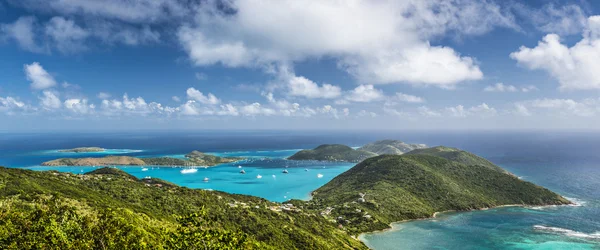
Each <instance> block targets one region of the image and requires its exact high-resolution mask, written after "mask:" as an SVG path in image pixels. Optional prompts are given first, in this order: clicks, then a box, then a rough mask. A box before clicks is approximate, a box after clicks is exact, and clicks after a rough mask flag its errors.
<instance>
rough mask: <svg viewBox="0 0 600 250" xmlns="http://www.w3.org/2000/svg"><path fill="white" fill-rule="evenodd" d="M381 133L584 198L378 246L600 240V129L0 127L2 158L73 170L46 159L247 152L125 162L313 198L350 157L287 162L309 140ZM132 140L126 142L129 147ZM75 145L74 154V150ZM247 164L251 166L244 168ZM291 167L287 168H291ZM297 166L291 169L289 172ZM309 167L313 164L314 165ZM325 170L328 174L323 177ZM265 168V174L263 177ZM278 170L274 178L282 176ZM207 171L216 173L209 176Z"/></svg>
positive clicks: (553, 244) (352, 141)
mask: <svg viewBox="0 0 600 250" xmlns="http://www.w3.org/2000/svg"><path fill="white" fill-rule="evenodd" d="M377 139H400V140H404V141H407V142H411V143H426V144H428V145H430V146H434V145H447V146H453V147H458V148H462V149H465V150H468V151H471V152H473V153H476V154H478V155H481V156H483V157H485V158H487V159H489V160H491V161H492V162H494V163H496V164H498V165H500V166H501V167H503V168H506V169H508V170H509V171H511V172H512V173H514V174H516V175H517V176H520V177H521V178H522V179H524V180H527V181H531V182H534V183H536V184H538V185H542V186H544V187H547V188H549V189H551V190H552V191H555V192H558V193H559V194H561V195H564V196H566V197H569V198H570V199H572V200H574V201H575V202H576V203H578V204H579V205H578V206H561V207H534V208H520V207H504V208H498V209H490V210H486V211H475V212H461V213H442V214H439V215H438V217H437V218H435V219H430V220H420V221H412V222H406V223H397V224H394V228H393V229H392V230H389V231H385V232H379V233H373V234H366V235H363V237H362V239H363V240H364V241H365V242H366V244H367V245H368V246H369V247H371V248H374V249H600V146H598V145H600V133H598V132H590V133H587V132H586V133H583V132H581V133H568V132H560V133H558V132H531V131H528V132H479V133H473V132H435V133H434V132H421V133H417V132H411V133H401V132H380V133H373V132H339V133H332V132H315V131H310V132H289V131H284V132H281V131H272V132H265V131H258V132H256V131H254V132H252V131H241V132H235V133H232V132H223V133H215V132H212V131H211V132H198V133H175V134H171V133H165V134H160V133H145V132H136V133H130V132H123V133H115V134H110V133H98V134H0V165H2V166H7V167H19V168H28V169H34V170H50V169H54V170H59V171H69V172H73V173H82V172H87V171H91V170H93V169H94V168H93V167H40V166H39V164H40V163H41V162H44V161H48V160H52V159H55V158H59V157H90V156H101V155H103V154H118V155H130V156H137V157H156V156H171V157H184V154H185V153H188V152H190V151H191V150H200V151H203V152H212V153H214V154H217V155H220V156H239V157H245V158H248V159H247V160H246V161H242V162H239V163H234V164H224V165H220V166H215V167H210V168H206V169H205V168H198V171H197V172H195V173H188V174H184V173H182V172H181V170H182V169H180V168H168V167H160V168H159V167H152V166H148V167H145V168H147V170H146V171H143V168H142V167H124V166H122V167H120V168H122V169H123V170H125V171H127V172H129V173H131V174H133V175H135V176H137V177H145V176H151V177H156V178H161V179H165V180H167V181H170V182H173V183H176V184H179V185H182V186H187V187H191V188H202V189H214V190H220V191H225V192H231V193H238V194H248V195H254V196H259V197H263V198H266V199H269V200H273V201H285V200H287V199H292V198H296V199H308V198H309V193H310V192H311V191H313V190H315V189H317V188H318V187H320V186H322V185H323V184H325V183H327V182H328V181H329V180H331V179H332V178H334V177H335V176H337V175H339V174H340V173H342V172H344V171H346V170H348V169H350V168H351V167H352V166H353V165H354V164H351V163H331V162H302V161H287V160H285V158H286V157H288V156H290V155H292V154H293V153H295V152H296V151H298V150H299V149H302V148H313V147H315V146H317V145H319V144H323V143H342V144H346V145H350V146H354V147H355V146H359V145H363V144H365V143H368V142H371V141H374V140H377ZM79 146H99V147H104V148H111V149H112V150H111V151H108V152H104V153H79V154H75V153H59V152H57V150H58V149H63V148H73V147H79ZM120 149H124V150H120ZM69 154H75V155H69ZM239 166H242V169H244V170H245V171H246V174H245V175H242V174H240V173H239V170H240V168H239ZM286 166H287V168H286ZM283 169H288V171H289V174H283V173H282V172H281V171H282V170H283ZM306 170H308V171H306ZM318 174H321V175H322V177H321V178H318ZM258 175H261V176H262V178H257V176H258ZM273 175H275V177H273ZM204 178H209V181H207V182H205V181H204Z"/></svg>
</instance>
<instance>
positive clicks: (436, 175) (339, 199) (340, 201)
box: [307, 154, 569, 232]
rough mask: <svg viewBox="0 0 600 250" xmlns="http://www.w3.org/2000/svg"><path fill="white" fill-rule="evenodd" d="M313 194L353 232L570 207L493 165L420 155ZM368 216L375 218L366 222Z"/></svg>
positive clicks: (360, 172) (315, 204) (373, 161)
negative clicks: (464, 214)
mask: <svg viewBox="0 0 600 250" xmlns="http://www.w3.org/2000/svg"><path fill="white" fill-rule="evenodd" d="M473 160H474V161H475V160H476V159H473ZM359 193H365V194H366V196H365V199H366V202H356V201H357V200H358V198H360V196H359ZM313 196H314V198H313V200H312V201H311V202H309V204H308V205H307V207H311V208H313V209H322V208H323V207H325V206H334V207H335V209H334V210H333V211H332V215H331V217H332V218H337V217H338V216H342V217H343V218H344V223H341V224H345V226H346V227H348V228H349V230H350V231H352V232H367V231H372V230H379V229H384V228H387V227H388V225H389V223H391V222H394V221H401V220H408V219H418V218H427V217H430V216H432V214H433V213H434V212H439V211H447V210H458V211H463V210H472V209H480V208H489V207H494V206H499V205H508V204H527V205H548V204H568V203H569V201H568V200H566V199H564V198H563V197H561V196H559V195H557V194H555V193H553V192H551V191H549V190H547V189H545V188H543V187H540V186H537V185H535V184H532V183H530V182H526V181H522V180H519V179H518V178H516V177H514V176H512V175H508V174H505V173H503V172H500V171H496V170H495V169H492V170H491V169H490V167H489V166H481V165H465V164H462V163H460V162H456V161H450V160H447V159H444V158H441V157H436V156H430V155H415V154H413V155H406V154H405V155H401V156H397V155H384V156H378V157H373V158H370V159H367V160H365V161H363V162H361V163H359V164H358V165H356V166H355V167H353V168H352V169H350V170H348V171H347V172H345V173H343V174H341V175H339V176H337V177H335V178H334V179H333V180H332V181H331V182H329V183H327V184H326V185H325V186H323V187H321V188H319V189H317V190H316V191H315V192H314V193H313ZM356 209H360V210H361V212H357V210H356ZM365 212H366V214H369V215H370V216H372V218H371V219H367V218H364V217H363V216H364V215H365ZM345 220H350V223H347V222H345Z"/></svg>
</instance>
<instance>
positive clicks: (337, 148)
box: [288, 144, 376, 162]
mask: <svg viewBox="0 0 600 250" xmlns="http://www.w3.org/2000/svg"><path fill="white" fill-rule="evenodd" d="M373 156H376V154H374V153H371V152H367V151H362V150H354V149H353V148H351V147H348V146H346V145H341V144H324V145H320V146H318V147H316V148H314V149H306V150H301V151H300V152H297V153H296V154H294V155H292V156H290V157H289V158H288V159H289V160H317V161H346V162H360V161H362V160H364V159H367V158H369V157H373Z"/></svg>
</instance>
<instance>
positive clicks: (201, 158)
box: [41, 150, 243, 167]
mask: <svg viewBox="0 0 600 250" xmlns="http://www.w3.org/2000/svg"><path fill="white" fill-rule="evenodd" d="M240 160H243V158H239V157H219V156H214V155H210V154H205V153H202V152H200V151H196V150H194V151H192V152H190V153H188V154H186V155H185V159H179V158H172V157H153V158H138V157H132V156H112V155H109V156H104V157H86V158H60V159H56V160H51V161H47V162H43V163H42V164H41V165H42V166H55V167H59V166H214V165H219V164H223V163H231V162H236V161H240Z"/></svg>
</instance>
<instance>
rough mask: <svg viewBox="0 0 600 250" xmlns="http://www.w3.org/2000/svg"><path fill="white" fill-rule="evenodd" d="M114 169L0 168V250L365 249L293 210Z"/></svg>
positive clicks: (315, 218) (330, 226) (327, 224)
mask: <svg viewBox="0 0 600 250" xmlns="http://www.w3.org/2000/svg"><path fill="white" fill-rule="evenodd" d="M280 206H281V204H279V203H274V202H269V201H267V200H264V199H261V198H257V197H251V196H245V195H233V194H227V193H223V192H216V191H205V190H193V189H188V188H183V187H179V186H176V185H173V184H170V183H168V182H165V181H162V180H159V179H151V180H147V179H144V180H138V179H136V178H135V177H131V176H129V175H127V174H124V173H123V172H122V171H120V170H117V169H102V170H99V171H95V172H94V173H93V174H86V175H75V174H70V173H59V172H36V171H30V170H21V169H9V168H2V167H0V249H365V248H366V247H365V246H364V244H362V243H361V242H360V241H358V240H356V239H354V238H352V237H350V236H349V235H348V234H347V233H346V232H345V231H343V230H340V229H338V228H337V227H336V225H335V224H333V223H331V222H329V221H327V220H325V219H324V218H323V217H321V216H315V215H314V214H312V213H307V212H305V211H302V210H300V209H295V210H290V211H287V210H279V209H275V208H280Z"/></svg>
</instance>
